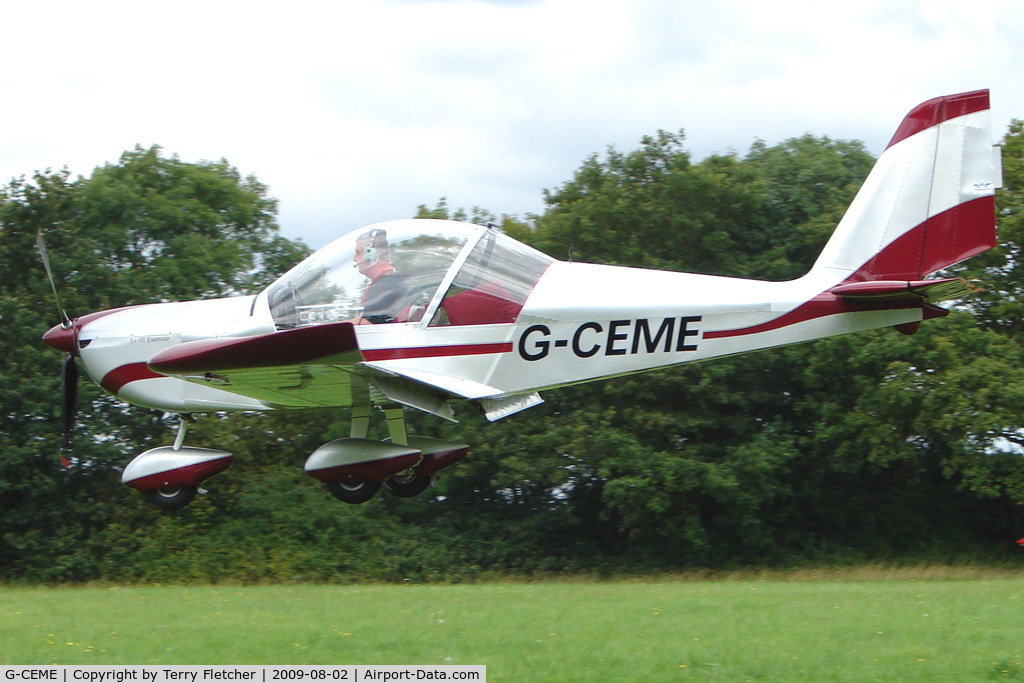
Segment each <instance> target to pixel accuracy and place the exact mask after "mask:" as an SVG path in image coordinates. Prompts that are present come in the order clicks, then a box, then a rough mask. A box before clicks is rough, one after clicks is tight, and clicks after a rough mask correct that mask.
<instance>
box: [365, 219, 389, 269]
mask: <svg viewBox="0 0 1024 683" xmlns="http://www.w3.org/2000/svg"><path fill="white" fill-rule="evenodd" d="M387 244H388V231H387V230H381V229H380V228H374V229H373V230H371V231H370V233H369V236H368V237H367V242H366V246H365V247H363V260H362V261H361V262H360V263H365V264H367V265H370V266H372V265H373V264H375V263H377V261H380V258H381V251H382V250H384V251H386V250H387Z"/></svg>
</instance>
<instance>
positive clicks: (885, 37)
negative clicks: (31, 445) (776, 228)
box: [0, 0, 1024, 247]
mask: <svg viewBox="0 0 1024 683" xmlns="http://www.w3.org/2000/svg"><path fill="white" fill-rule="evenodd" d="M0 58H2V67H0V92H2V93H3V97H2V100H0V102H2V106H0V123H2V124H3V125H2V126H0V131H2V133H0V181H2V182H6V181H7V180H9V179H10V178H12V177H15V176H20V175H31V173H32V172H33V171H34V170H36V169H44V168H61V167H65V166H66V167H68V168H69V169H70V170H71V172H72V173H73V174H75V175H86V176H88V175H89V174H90V173H91V172H92V169H93V168H95V167H96V166H99V165H102V164H104V163H107V162H116V160H117V158H118V157H119V156H120V154H121V153H122V152H123V151H125V150H128V149H131V148H132V147H134V146H135V145H136V144H139V145H143V146H149V145H152V144H158V145H160V146H162V147H163V148H164V150H165V152H166V153H167V154H168V155H170V154H177V155H178V156H180V157H181V158H182V159H184V160H186V161H198V160H201V159H220V158H226V159H227V160H228V161H229V162H231V163H232V164H234V165H235V166H237V167H238V168H239V169H240V170H241V172H242V173H243V174H246V175H248V174H254V175H255V176H256V177H257V178H259V180H260V181H262V182H263V183H265V184H266V185H268V186H269V189H270V194H271V195H272V196H274V197H276V198H277V199H278V200H279V202H280V214H279V222H280V225H281V228H282V231H283V233H284V234H285V235H286V236H288V237H291V238H301V239H302V240H303V241H305V242H306V243H307V244H308V245H310V246H312V247H320V246H323V245H324V244H326V243H327V242H329V241H330V240H332V239H333V238H334V237H337V236H339V235H340V234H342V233H344V232H347V231H348V230H351V229H354V228H357V227H360V226H362V225H364V224H368V223H372V222H376V221H380V220H389V219H392V218H405V217H409V216H411V215H413V214H414V213H415V211H416V207H417V205H419V204H428V205H433V204H434V203H435V202H436V201H437V199H438V198H440V197H442V196H444V197H447V198H448V202H449V204H450V205H451V206H453V207H466V208H467V209H468V208H470V207H472V206H480V207H483V208H486V209H488V210H490V211H492V212H494V213H498V214H501V213H509V214H518V215H524V214H527V213H538V212H541V211H542V210H543V206H544V205H543V198H542V197H543V195H542V191H543V190H544V189H545V188H554V187H557V186H558V185H560V184H561V183H563V182H565V181H566V180H568V179H570V178H571V177H572V173H573V171H574V170H575V169H576V168H577V167H578V166H579V164H580V162H581V161H583V159H585V158H586V157H587V156H588V155H589V154H591V153H593V152H599V153H602V152H603V151H604V150H605V148H606V147H607V146H609V145H614V146H615V147H617V148H618V149H620V150H622V151H628V150H631V149H634V148H635V147H636V146H637V145H638V142H639V140H640V138H641V137H642V136H643V135H646V134H651V133H654V132H655V131H657V130H658V129H665V130H672V131H674V130H678V129H680V128H682V129H685V131H686V135H687V142H688V148H689V150H690V151H691V153H692V154H693V156H694V157H695V158H696V159H700V158H703V157H705V156H707V155H708V154H711V153H714V152H728V151H730V150H735V151H737V152H739V153H741V154H742V153H745V152H746V151H747V150H748V149H749V147H750V145H751V143H753V142H754V141H755V140H756V139H758V138H760V139H763V140H765V141H767V142H768V143H769V144H773V143H776V142H779V141H781V140H784V139H786V138H790V137H794V136H798V135H802V134H804V133H807V132H810V133H812V134H815V135H828V136H830V137H832V138H842V139H858V140H863V141H864V142H865V143H866V144H867V147H868V149H869V151H871V152H872V153H873V154H876V155H877V154H878V153H880V152H881V151H882V149H883V148H884V146H885V144H886V142H887V141H888V140H889V138H890V137H891V135H892V133H893V131H894V130H895V128H896V126H897V125H898V123H899V122H900V120H901V118H902V117H903V115H904V114H905V113H906V112H907V111H908V110H909V109H910V108H911V107H913V106H914V105H916V104H918V103H919V102H921V101H923V100H926V99H930V98H931V97H935V96H938V95H944V94H950V93H955V92H961V91H965V90H974V89H979V88H990V89H991V90H992V102H993V117H994V126H995V133H996V136H997V138H998V137H1002V135H1003V134H1004V133H1005V132H1006V127H1007V125H1008V124H1009V122H1010V120H1011V119H1012V118H1018V119H1024V2H1022V1H1021V0H989V1H988V2H984V3H982V2H964V1H963V0H901V2H899V3H894V2H891V0H885V1H879V2H874V1H865V2H821V1H820V0H815V1H813V2H771V1H770V0H716V2H706V1H701V2H691V1H690V0H622V1H619V0H590V1H586V2H584V1H582V0H518V1H517V0H491V1H486V0H476V1H472V0H359V1H358V2H340V1H336V2H306V1H303V0H289V2H282V1H281V0H278V1H277V2H273V3H269V2H258V1H252V0H250V1H247V2H218V0H202V2H182V1H179V2H174V3H151V2H140V1H138V0H132V1H130V2H120V3H116V2H106V1H104V0H95V1H93V2H80V1H79V2H59V1H50V2H45V3H44V2H27V1H26V2H16V3H14V2H12V3H7V4H5V7H4V12H3V18H2V20H0Z"/></svg>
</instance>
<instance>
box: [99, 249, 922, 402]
mask: <svg viewBox="0 0 1024 683" xmlns="http://www.w3.org/2000/svg"><path fill="white" fill-rule="evenodd" d="M838 277H841V274H839V273H837V274H835V276H834V277H830V276H828V275H827V274H825V275H823V274H822V273H821V272H819V273H818V274H817V275H815V276H807V277H805V278H801V279H799V280H793V281H789V282H763V281H754V280H743V279H737V278H725V277H716V276H708V275H694V274H687V273H675V272H668V271H654V270H644V269H636V268H624V267H618V266H607V265H593V264H585V263H565V262H554V263H552V264H551V265H550V267H549V268H548V269H547V270H546V272H545V273H544V275H543V276H542V277H541V278H540V281H539V282H538V283H537V285H536V287H535V288H534V290H533V292H532V293H531V294H530V296H529V298H528V299H527V301H526V303H525V305H524V306H523V309H522V311H521V313H520V314H519V317H518V319H517V320H516V322H515V323H510V324H490V325H464V326H433V327H432V326H430V325H429V324H428V321H429V320H430V319H431V317H432V316H431V313H432V312H431V311H428V312H427V315H425V316H424V317H423V319H422V320H421V321H419V322H412V323H393V324H386V325H362V326H358V327H356V334H357V338H358V342H359V347H360V351H361V352H362V353H363V356H364V357H365V358H366V360H367V361H371V362H373V363H374V364H375V365H377V366H378V367H385V368H391V369H394V370H397V371H399V372H401V373H403V374H406V375H409V376H415V375H416V374H417V373H421V374H423V375H424V376H429V377H436V376H444V377H450V378H458V379H459V380H462V381H466V382H470V383H476V384H479V385H484V386H486V387H491V388H493V389H495V390H497V392H499V393H500V394H501V395H515V394H524V393H529V392H533V391H536V390H539V389H546V388H551V387H557V386H564V385H569V384H574V383H579V382H585V381H589V380H594V379H598V378H602V377H610V376H616V375H623V374H629V373H635V372H642V371H645V370H650V369H653V368H657V367H663V366H669V365H676V364H680V363H685V362H690V361H697V360H703V359H707V358H713V357H717V356H725V355H730V354H735V353H741V352H745V351H751V350H755V349H760V348H766V347H771V346H780V345H784V344H792V343H796V342H801V341H806V340H809V339H815V338H819V337H826V336H831V335H836V334H844V333H847V332H853V331H858V330H863V329H870V328H875V327H883V326H890V325H898V324H902V323H908V322H913V321H917V320H920V319H921V317H922V314H921V309H920V308H919V307H914V308H902V309H896V310H874V311H871V310H866V311H844V312H829V309H828V308H827V307H826V309H824V310H823V311H819V312H817V313H816V312H814V311H810V312H808V313H806V314H797V315H794V312H795V311H798V309H800V308H801V307H804V308H806V306H804V305H805V304H806V303H807V302H808V301H809V300H811V299H813V298H814V297H816V296H818V295H820V294H822V293H823V292H825V291H827V289H828V288H829V287H831V286H833V285H835V284H837V282H838V280H837V279H836V278H838ZM822 313H823V314H822ZM787 315H788V318H787ZM773 321H775V322H774V323H773ZM272 332H274V323H273V319H272V317H271V314H270V311H269V308H268V305H267V302H266V297H265V295H259V296H243V297H230V298H223V299H212V300H205V301H189V302H182V303H165V304H153V305H147V306H138V307H134V308H128V309H124V310H121V311H117V312H113V313H111V314H109V315H106V316H104V317H101V318H99V319H97V320H95V321H93V322H89V323H88V324H86V325H84V326H83V327H82V328H81V330H80V331H79V342H80V344H84V346H83V347H82V348H81V351H80V353H81V357H82V360H83V362H84V364H85V366H86V368H87V371H88V372H89V374H90V376H92V378H93V379H94V380H95V381H96V382H97V383H99V384H100V385H101V386H103V387H104V388H105V389H107V390H108V391H110V392H111V393H113V394H115V395H117V396H118V397H120V398H122V399H123V400H125V401H128V402H129V403H133V404H136V405H141V406H146V407H150V408H156V409H160V410H165V411H168V412H213V411H224V410H235V411H238V410H241V411H246V410H265V409H267V408H268V406H267V405H266V404H264V403H263V402H261V401H258V400H256V399H251V398H247V397H244V396H240V395H237V394H234V393H230V392H227V391H223V390H220V389H217V388H215V386H212V385H210V384H199V383H195V382H189V381H186V380H184V379H180V378H177V377H164V376H160V375H157V374H156V373H154V372H152V371H150V370H149V369H148V368H147V366H146V363H147V361H148V360H149V359H150V358H152V357H153V356H154V355H155V354H156V353H157V352H159V351H163V350H164V349H167V348H170V347H171V346H174V345H176V344H181V343H184V342H189V341H196V340H200V339H213V338H240V337H248V336H253V335H259V334H267V333H272Z"/></svg>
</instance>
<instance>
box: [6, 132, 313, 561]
mask: <svg viewBox="0 0 1024 683" xmlns="http://www.w3.org/2000/svg"><path fill="white" fill-rule="evenodd" d="M275 210H276V205H275V202H274V201H273V200H272V199H270V198H269V197H268V196H267V194H266V188H265V187H264V186H262V185H261V184H260V183H259V182H257V181H256V180H255V178H242V177H241V176H240V175H239V173H238V171H237V170H236V169H234V168H233V167H231V166H230V165H229V164H227V162H225V161H220V162H213V163H210V162H200V163H196V164H191V163H185V162H183V161H181V160H179V159H177V158H175V157H171V158H167V157H165V156H163V155H162V154H161V151H160V149H159V148H158V147H151V148H149V149H142V148H136V149H135V150H133V151H131V152H126V153H125V154H124V155H122V157H121V159H120V160H119V162H118V163H117V164H108V165H106V166H103V167H101V168H98V169H96V170H95V171H94V173H93V174H92V176H91V177H89V178H78V179H76V180H71V179H70V177H69V174H68V173H67V172H66V171H58V172H53V171H46V172H41V173H36V174H35V175H34V177H33V178H32V179H31V180H27V179H24V178H21V179H16V180H14V181H12V182H11V183H10V184H9V185H8V186H7V187H5V188H4V190H3V195H2V204H0V262H2V263H4V265H5V277H4V278H3V281H2V282H0V319H2V322H3V324H4V327H5V334H4V335H3V336H2V337H0V373H3V383H4V387H5V390H4V392H2V396H0V476H2V478H3V479H2V482H0V494H2V502H0V529H3V532H2V539H0V567H3V570H4V571H5V572H6V573H8V574H9V575H30V574H35V575H37V576H40V577H43V578H82V577H83V576H88V575H89V572H94V571H95V564H94V560H95V558H94V557H92V556H91V555H90V553H91V552H94V551H95V548H91V547H90V545H89V539H90V538H91V537H92V535H93V534H94V533H95V532H96V531H97V530H98V529H101V528H104V527H107V526H109V525H110V524H111V523H112V520H115V519H118V518H119V517H120V516H121V515H122V513H121V509H120V508H118V506H119V505H121V504H123V499H124V494H125V493H127V492H126V491H121V490H120V488H119V486H120V485H119V484H117V483H116V479H117V475H116V471H115V469H114V468H115V467H118V466H122V465H123V464H125V463H126V462H127V460H128V459H130V458H131V457H133V456H134V455H135V454H136V453H138V452H139V450H140V447H142V446H143V445H144V444H146V443H147V442H148V441H150V440H151V439H154V438H161V439H163V438H165V434H166V430H167V427H168V425H167V424H165V420H164V417H163V416H162V415H160V414H158V413H155V412H153V411H145V410H141V409H133V410H125V407H124V405H123V404H121V403H120V402H119V401H117V400H116V399H114V398H113V397H110V396H108V395H106V394H103V393H101V392H100V391H99V389H98V388H96V387H95V386H94V385H92V384H91V383H86V382H82V384H81V388H80V396H79V406H80V411H81V419H80V420H79V425H78V428H77V430H76V433H75V436H74V442H73V451H74V454H75V456H76V462H78V466H77V467H75V468H73V469H71V470H69V471H66V472H65V471H62V469H61V468H60V465H59V464H58V461H57V454H58V452H59V450H60V442H59V438H58V435H57V434H58V431H59V428H58V427H57V424H58V423H57V412H58V405H59V396H60V387H59V370H58V368H59V363H60V358H59V356H57V355H56V354H54V353H52V352H50V351H48V350H47V349H45V347H42V346H41V344H40V341H39V339H40V336H41V335H42V334H43V332H45V331H46V329H47V328H49V327H50V326H51V325H53V324H55V323H56V322H58V320H59V319H58V317H57V313H56V309H55V306H54V304H53V300H52V299H53V297H52V293H51V292H50V286H49V284H48V283H47V281H46V277H45V274H44V272H43V269H42V266H41V264H40V262H39V257H38V254H37V253H36V250H35V246H34V242H35V238H36V234H37V233H39V232H42V233H44V235H45V238H46V241H47V246H48V251H49V253H50V258H51V261H52V263H53V266H54V269H55V271H56V273H55V274H56V278H57V286H58V288H59V289H60V292H61V297H62V300H63V302H64V305H65V306H66V308H67V310H68V311H69V313H70V314H71V315H76V314H84V313H87V312H91V311H97V310H103V309H107V308H113V307H116V306H123V305H131V304H140V303H150V302H158V301H166V300H173V299H190V298H196V297H201V296H206V297H210V296H223V295H227V294H234V293H239V292H243V291H251V290H252V289H253V288H256V287H259V286H260V285H262V284H264V283H267V282H269V281H270V279H271V278H273V277H274V276H275V275H276V274H277V271H279V270H280V269H281V267H282V265H283V264H284V263H288V264H289V265H290V264H291V263H294V262H295V261H297V260H299V258H301V256H302V255H304V254H305V253H306V251H307V250H306V248H305V247H304V246H303V245H301V244H298V243H294V242H290V241H288V240H286V239H284V238H282V237H280V236H279V235H278V228H277V225H276V223H275V220H274V212H275ZM101 492H102V493H101Z"/></svg>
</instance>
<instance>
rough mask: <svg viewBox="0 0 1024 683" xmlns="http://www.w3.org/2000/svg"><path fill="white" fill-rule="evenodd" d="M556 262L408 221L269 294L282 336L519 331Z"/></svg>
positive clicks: (471, 232)
mask: <svg viewBox="0 0 1024 683" xmlns="http://www.w3.org/2000/svg"><path fill="white" fill-rule="evenodd" d="M552 260H553V259H551V258H550V257H549V256H546V255H545V254H543V253H541V252H539V251H537V250H535V249H533V248H531V247H528V246H526V245H525V244H522V243H520V242H517V241H516V240H514V239H512V238H511V237H508V236H507V235H505V234H503V233H501V232H499V231H498V230H496V229H494V228H485V227H482V226H479V225H473V224H470V223H458V222H455V221H441V220H429V219H406V220H397V221H388V222H386V223H377V224H374V225H371V226H368V227H366V228H362V229H359V230H354V231H352V232H350V233H348V234H347V235H345V236H343V237H340V238H339V239H337V240H335V241H333V242H331V243H330V244H328V245H327V246H326V247H324V248H323V249H320V250H319V251H317V252H316V253H315V254H313V255H312V256H310V257H309V258H307V259H306V260H304V261H302V262H301V263H299V264H298V265H297V266H295V267H294V268H292V269H291V270H289V271H288V272H287V273H285V274H284V275H282V276H281V277H280V278H279V279H278V280H277V281H276V282H275V283H274V284H272V285H270V287H268V288H267V291H266V295H267V302H268V303H269V305H270V311H271V314H272V315H273V317H274V324H275V325H276V326H277V329H279V330H280V329H290V328H294V327H305V326H307V325H319V324H322V323H331V322H340V321H345V320H349V321H353V322H370V323H373V324H382V323H422V321H429V325H431V326H438V325H485V324H499V323H511V322H515V320H516V318H517V317H518V315H519V311H520V310H521V309H522V307H523V304H524V303H525V302H526V298H527V296H529V294H530V292H531V291H532V290H533V287H534V285H535V284H536V283H537V280H539V279H540V276H541V274H542V273H543V272H544V270H545V269H546V268H547V267H548V264H550V263H551V261H552Z"/></svg>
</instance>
